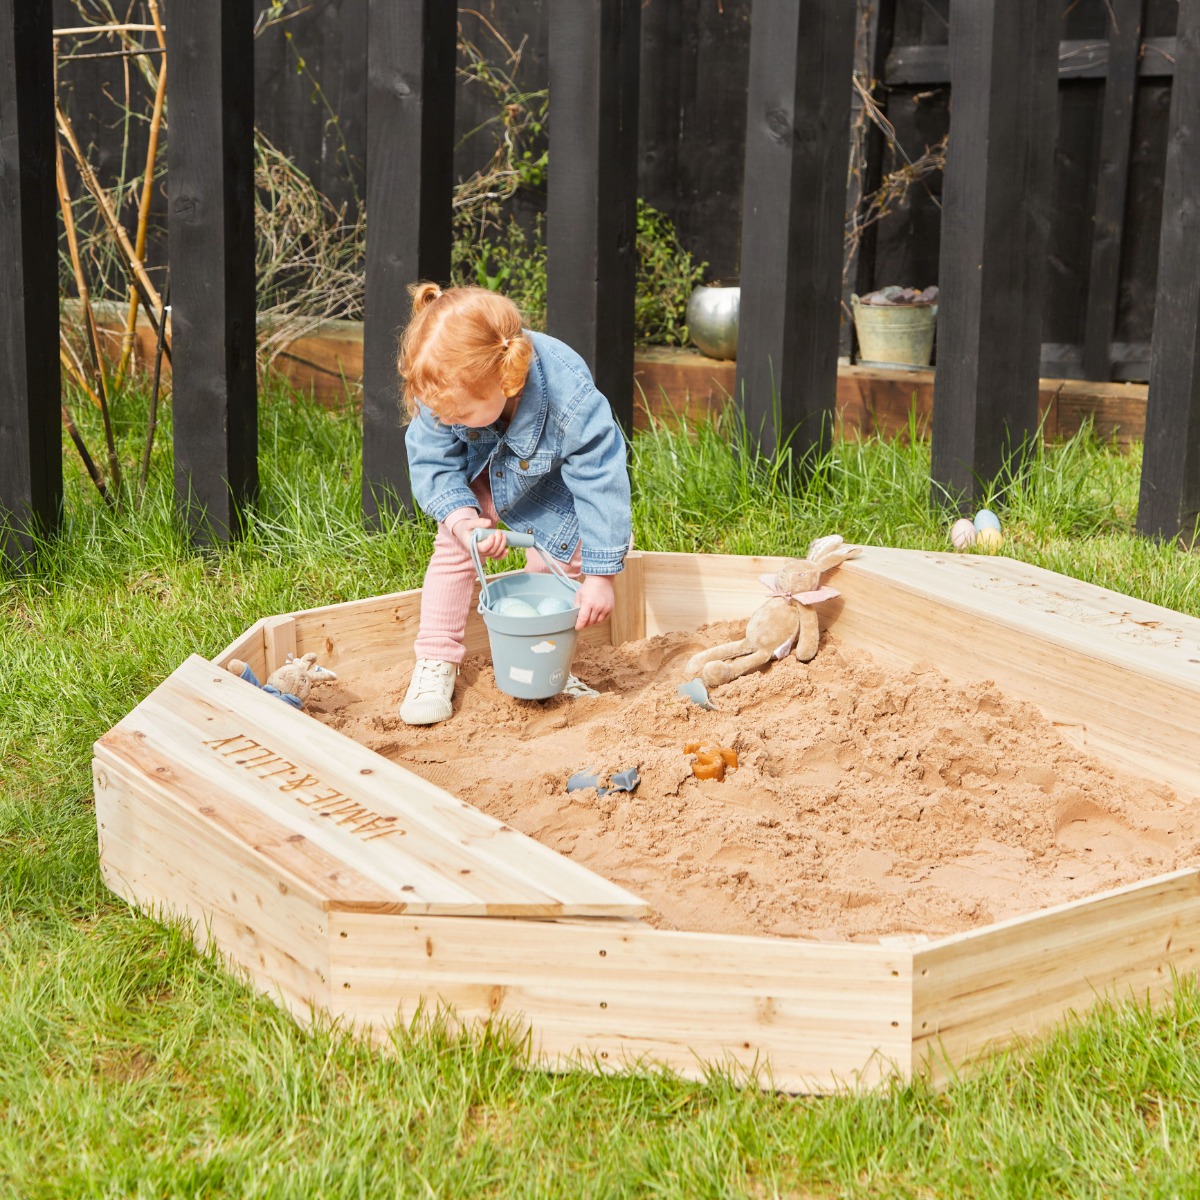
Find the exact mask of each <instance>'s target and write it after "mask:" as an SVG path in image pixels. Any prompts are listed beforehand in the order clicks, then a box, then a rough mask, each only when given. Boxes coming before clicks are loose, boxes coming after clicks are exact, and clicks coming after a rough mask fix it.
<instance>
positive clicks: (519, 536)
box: [470, 529, 579, 612]
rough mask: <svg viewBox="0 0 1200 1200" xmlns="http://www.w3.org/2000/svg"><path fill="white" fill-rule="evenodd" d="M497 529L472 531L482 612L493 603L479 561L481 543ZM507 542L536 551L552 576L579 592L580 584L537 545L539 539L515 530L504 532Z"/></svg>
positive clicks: (472, 557) (473, 556)
mask: <svg viewBox="0 0 1200 1200" xmlns="http://www.w3.org/2000/svg"><path fill="white" fill-rule="evenodd" d="M495 532H496V530H495V529H472V530H471V545H470V554H471V562H472V563H474V565H475V574H476V575H478V576H479V610H480V612H482V611H483V610H484V609H485V608H491V606H492V602H491V600H490V599H489V597H488V585H487V576H486V575H485V574H484V573H483V563H482V562H480V560H479V543H480V542H481V541H482V540H483V539H484V538H485V537H491V535H492V534H493V533H495ZM502 532H503V534H504V538H505V541H506V542H507V543H508V545H509V546H510V547H512V546H516V547H517V548H518V549H524V550H536V551H537V552H538V553H539V554H540V555H541V556H542V561H543V562H544V563H545V564H546V565H547V566H548V567H549V568H550V571H551V573H552V574H554V575H557V576H558V577H559V579H561V580H562V581H563V583H565V584H566V585H567V587H569V588H570V589H571V591H573V592H577V591H579V584H578V583H576V582H575V580H574V579H572V578H571V577H570V575H568V574H567V573H566V571H564V570H563V569H562V566H561V565H560V564H559V562H558V560H557V559H555V558H554V557H553V556H552V555H551V554H550V553H549V551H547V550H545V549H543V548H542V547H541V546H539V545H538V544H537V539H536V538H535V537H534V536H533V534H532V533H517V532H515V531H514V530H510V529H505V530H502Z"/></svg>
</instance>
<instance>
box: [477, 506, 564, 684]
mask: <svg viewBox="0 0 1200 1200" xmlns="http://www.w3.org/2000/svg"><path fill="white" fill-rule="evenodd" d="M492 532H493V531H492V530H490V529H476V530H475V531H474V532H473V533H472V535H471V560H472V562H473V563H474V564H475V571H476V574H478V576H479V615H480V616H481V617H483V623H484V624H485V625H486V626H487V631H488V641H489V642H490V644H491V648H492V666H493V667H494V668H495V671H496V686H497V687H498V688H499V689H500V690H501V691H502V692H506V693H507V694H508V695H510V696H515V697H516V698H517V699H518V700H546V699H549V697H551V696H557V695H558V693H559V692H561V691H562V690H563V688H564V687H566V684H567V677H568V676H569V674H570V671H571V659H572V658H573V657H574V655H575V643H576V640H577V637H578V634H577V632H576V629H575V621H576V620H577V619H578V616H579V613H578V610H577V609H576V607H575V593H576V592H577V591H578V590H579V584H578V583H576V582H575V581H574V580H573V579H571V578H570V577H569V576H568V575H567V573H566V572H565V571H564V570H563V569H562V567H561V566H560V565H559V564H558V563H557V562H556V561H555V560H554V559H553V558H552V557H551V556H550V553H549V551H547V550H544V549H543V548H542V547H541V546H538V545H537V543H536V542H535V541H534V538H533V536H532V535H531V534H527V533H513V532H511V531H509V530H505V538H506V539H507V541H508V544H509V545H510V546H516V547H524V548H525V549H530V548H533V549H536V550H537V551H538V552H539V553H540V554H541V556H542V560H543V561H544V562H545V563H547V564H548V565H549V567H550V573H549V574H540V573H539V574H533V573H531V572H528V571H515V572H513V573H512V574H511V575H501V576H488V575H485V574H484V570H483V563H482V562H481V561H480V559H479V549H478V543H479V541H480V540H481V539H482V538H485V537H488V536H489V535H490V534H491V533H492Z"/></svg>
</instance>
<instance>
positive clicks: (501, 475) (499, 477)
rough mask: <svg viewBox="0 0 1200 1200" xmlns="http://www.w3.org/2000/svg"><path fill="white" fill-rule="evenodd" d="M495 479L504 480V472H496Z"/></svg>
mask: <svg viewBox="0 0 1200 1200" xmlns="http://www.w3.org/2000/svg"><path fill="white" fill-rule="evenodd" d="M496 478H497V479H503V478H504V472H503V471H497V472H496Z"/></svg>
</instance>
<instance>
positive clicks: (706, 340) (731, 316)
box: [687, 285, 742, 358]
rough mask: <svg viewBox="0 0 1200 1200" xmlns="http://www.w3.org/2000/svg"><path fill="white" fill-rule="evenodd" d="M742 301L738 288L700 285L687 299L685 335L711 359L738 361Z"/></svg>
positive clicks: (740, 291)
mask: <svg viewBox="0 0 1200 1200" xmlns="http://www.w3.org/2000/svg"><path fill="white" fill-rule="evenodd" d="M741 299H742V289H741V288H737V287H705V286H703V285H702V286H700V287H698V288H695V289H694V290H693V292H692V294H691V297H690V298H689V299H688V303H687V326H688V333H689V334H690V335H691V339H692V341H693V342H695V343H696V346H697V348H698V349H699V350H700V351H701V352H702V353H704V354H707V355H708V356H709V357H710V358H737V339H738V307H739V305H740V304H741Z"/></svg>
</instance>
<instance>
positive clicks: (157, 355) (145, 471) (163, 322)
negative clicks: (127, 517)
mask: <svg viewBox="0 0 1200 1200" xmlns="http://www.w3.org/2000/svg"><path fill="white" fill-rule="evenodd" d="M170 298H171V280H170V277H168V278H167V282H166V283H165V284H164V285H163V307H162V310H161V311H160V312H159V314H158V335H157V337H156V339H155V343H154V384H153V387H152V388H151V390H150V415H149V417H148V419H147V421H146V447H145V449H144V450H143V452H142V470H141V474H140V475H139V476H138V484H137V499H136V500H135V504H136V506H137V507H138V508H140V507H141V504H142V496H143V495H144V494H145V491H146V481H147V480H148V479H149V478H150V452H151V450H153V449H154V433H155V430H156V429H157V428H158V393H159V387H160V386H161V384H162V360H163V331H164V330H165V329H166V327H167V304H168V302H169V300H170Z"/></svg>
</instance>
